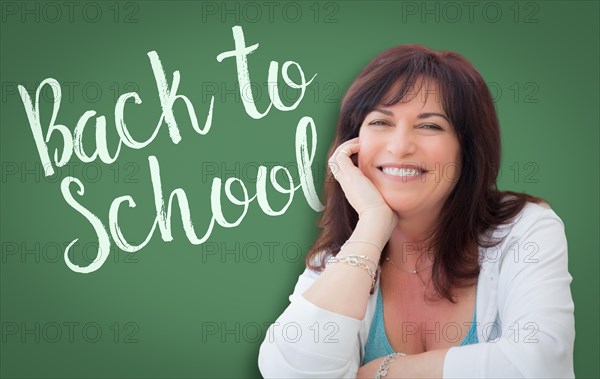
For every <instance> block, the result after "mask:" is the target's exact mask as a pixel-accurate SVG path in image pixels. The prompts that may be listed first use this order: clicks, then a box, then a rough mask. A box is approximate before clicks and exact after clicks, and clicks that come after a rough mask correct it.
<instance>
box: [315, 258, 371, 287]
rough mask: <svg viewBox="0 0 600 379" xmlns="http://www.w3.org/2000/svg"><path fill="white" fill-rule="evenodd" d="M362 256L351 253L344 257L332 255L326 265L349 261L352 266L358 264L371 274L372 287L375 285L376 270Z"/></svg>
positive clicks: (357, 265)
mask: <svg viewBox="0 0 600 379" xmlns="http://www.w3.org/2000/svg"><path fill="white" fill-rule="evenodd" d="M361 258H362V256H360V255H350V256H347V257H343V258H337V257H331V258H329V259H328V260H327V263H326V265H325V267H327V266H329V265H330V264H331V263H347V264H349V265H350V266H356V267H359V268H362V269H363V270H365V271H366V272H367V273H368V274H369V275H370V276H371V279H372V280H371V288H373V287H375V271H373V269H372V268H371V267H369V266H368V265H367V264H366V263H364V262H362V260H360V259H361Z"/></svg>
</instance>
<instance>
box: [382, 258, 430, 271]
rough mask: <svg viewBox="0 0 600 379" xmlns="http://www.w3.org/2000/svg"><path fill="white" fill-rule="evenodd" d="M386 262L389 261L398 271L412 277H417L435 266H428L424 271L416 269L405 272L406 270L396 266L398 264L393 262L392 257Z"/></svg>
mask: <svg viewBox="0 0 600 379" xmlns="http://www.w3.org/2000/svg"><path fill="white" fill-rule="evenodd" d="M385 260H386V261H388V262H390V263H391V264H392V265H394V267H396V268H397V269H398V270H400V271H402V272H405V273H407V274H411V275H417V274H418V273H419V272H421V271H424V270H427V269H428V268H430V267H431V266H433V265H431V266H427V267H425V268H424V269H421V270H417V269H416V268H415V269H414V270H404V269H402V268H400V267H398V266H396V264H395V263H394V261H392V260H391V259H390V257H386V258H385Z"/></svg>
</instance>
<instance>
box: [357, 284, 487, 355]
mask: <svg viewBox="0 0 600 379" xmlns="http://www.w3.org/2000/svg"><path fill="white" fill-rule="evenodd" d="M475 309H477V303H475ZM476 322H477V311H474V312H473V323H472V324H471V328H470V329H469V332H468V333H467V335H466V336H465V339H464V340H463V341H462V342H461V344H460V346H464V345H471V344H476V343H478V342H479V340H478V338H477V328H476V326H475V325H476ZM393 352H394V350H393V349H392V347H391V346H390V343H389V341H388V339H387V336H386V334H385V327H384V324H383V300H382V298H381V289H379V291H377V305H376V307H375V314H374V315H373V321H372V322H371V329H370V330H369V337H368V338H367V344H366V345H365V356H364V358H363V363H362V364H363V365H364V364H367V363H369V362H371V361H372V360H374V359H377V358H381V357H384V356H386V355H389V354H392V353H393Z"/></svg>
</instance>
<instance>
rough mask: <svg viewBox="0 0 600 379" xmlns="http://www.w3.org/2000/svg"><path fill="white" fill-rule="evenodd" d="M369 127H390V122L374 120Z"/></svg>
mask: <svg viewBox="0 0 600 379" xmlns="http://www.w3.org/2000/svg"><path fill="white" fill-rule="evenodd" d="M369 125H381V126H383V125H390V123H389V122H387V121H385V120H373V121H371V122H369Z"/></svg>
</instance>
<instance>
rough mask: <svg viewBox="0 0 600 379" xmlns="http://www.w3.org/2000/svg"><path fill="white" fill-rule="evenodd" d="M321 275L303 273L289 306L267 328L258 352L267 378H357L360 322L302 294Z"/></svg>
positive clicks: (310, 272)
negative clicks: (319, 305)
mask: <svg viewBox="0 0 600 379" xmlns="http://www.w3.org/2000/svg"><path fill="white" fill-rule="evenodd" d="M318 275H319V274H318V273H316V272H314V271H312V270H309V269H306V270H305V271H304V272H303V273H302V275H300V277H299V279H298V283H297V284H296V287H295V288H294V293H293V294H292V295H291V296H290V302H291V303H290V305H289V306H288V307H287V308H286V310H285V311H284V312H283V314H281V316H279V318H278V319H277V320H276V321H275V322H274V323H273V324H271V326H270V327H269V329H268V330H267V333H266V337H265V340H264V341H263V343H262V344H261V346H260V351H259V355H258V367H259V369H260V372H261V374H262V375H263V376H264V377H265V378H272V377H277V378H353V379H354V378H356V373H357V372H358V368H359V364H360V362H359V360H360V358H359V355H360V341H359V338H358V333H359V329H360V325H361V321H360V320H357V319H354V318H351V317H347V316H343V315H340V314H337V313H333V312H330V311H327V310H325V309H322V308H319V307H317V306H316V305H314V304H313V303H311V302H310V301H308V300H306V299H305V298H304V296H302V295H303V293H304V292H305V291H306V290H307V289H308V288H309V287H310V286H311V285H312V283H313V282H314V280H315V279H316V278H317V277H318Z"/></svg>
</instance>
